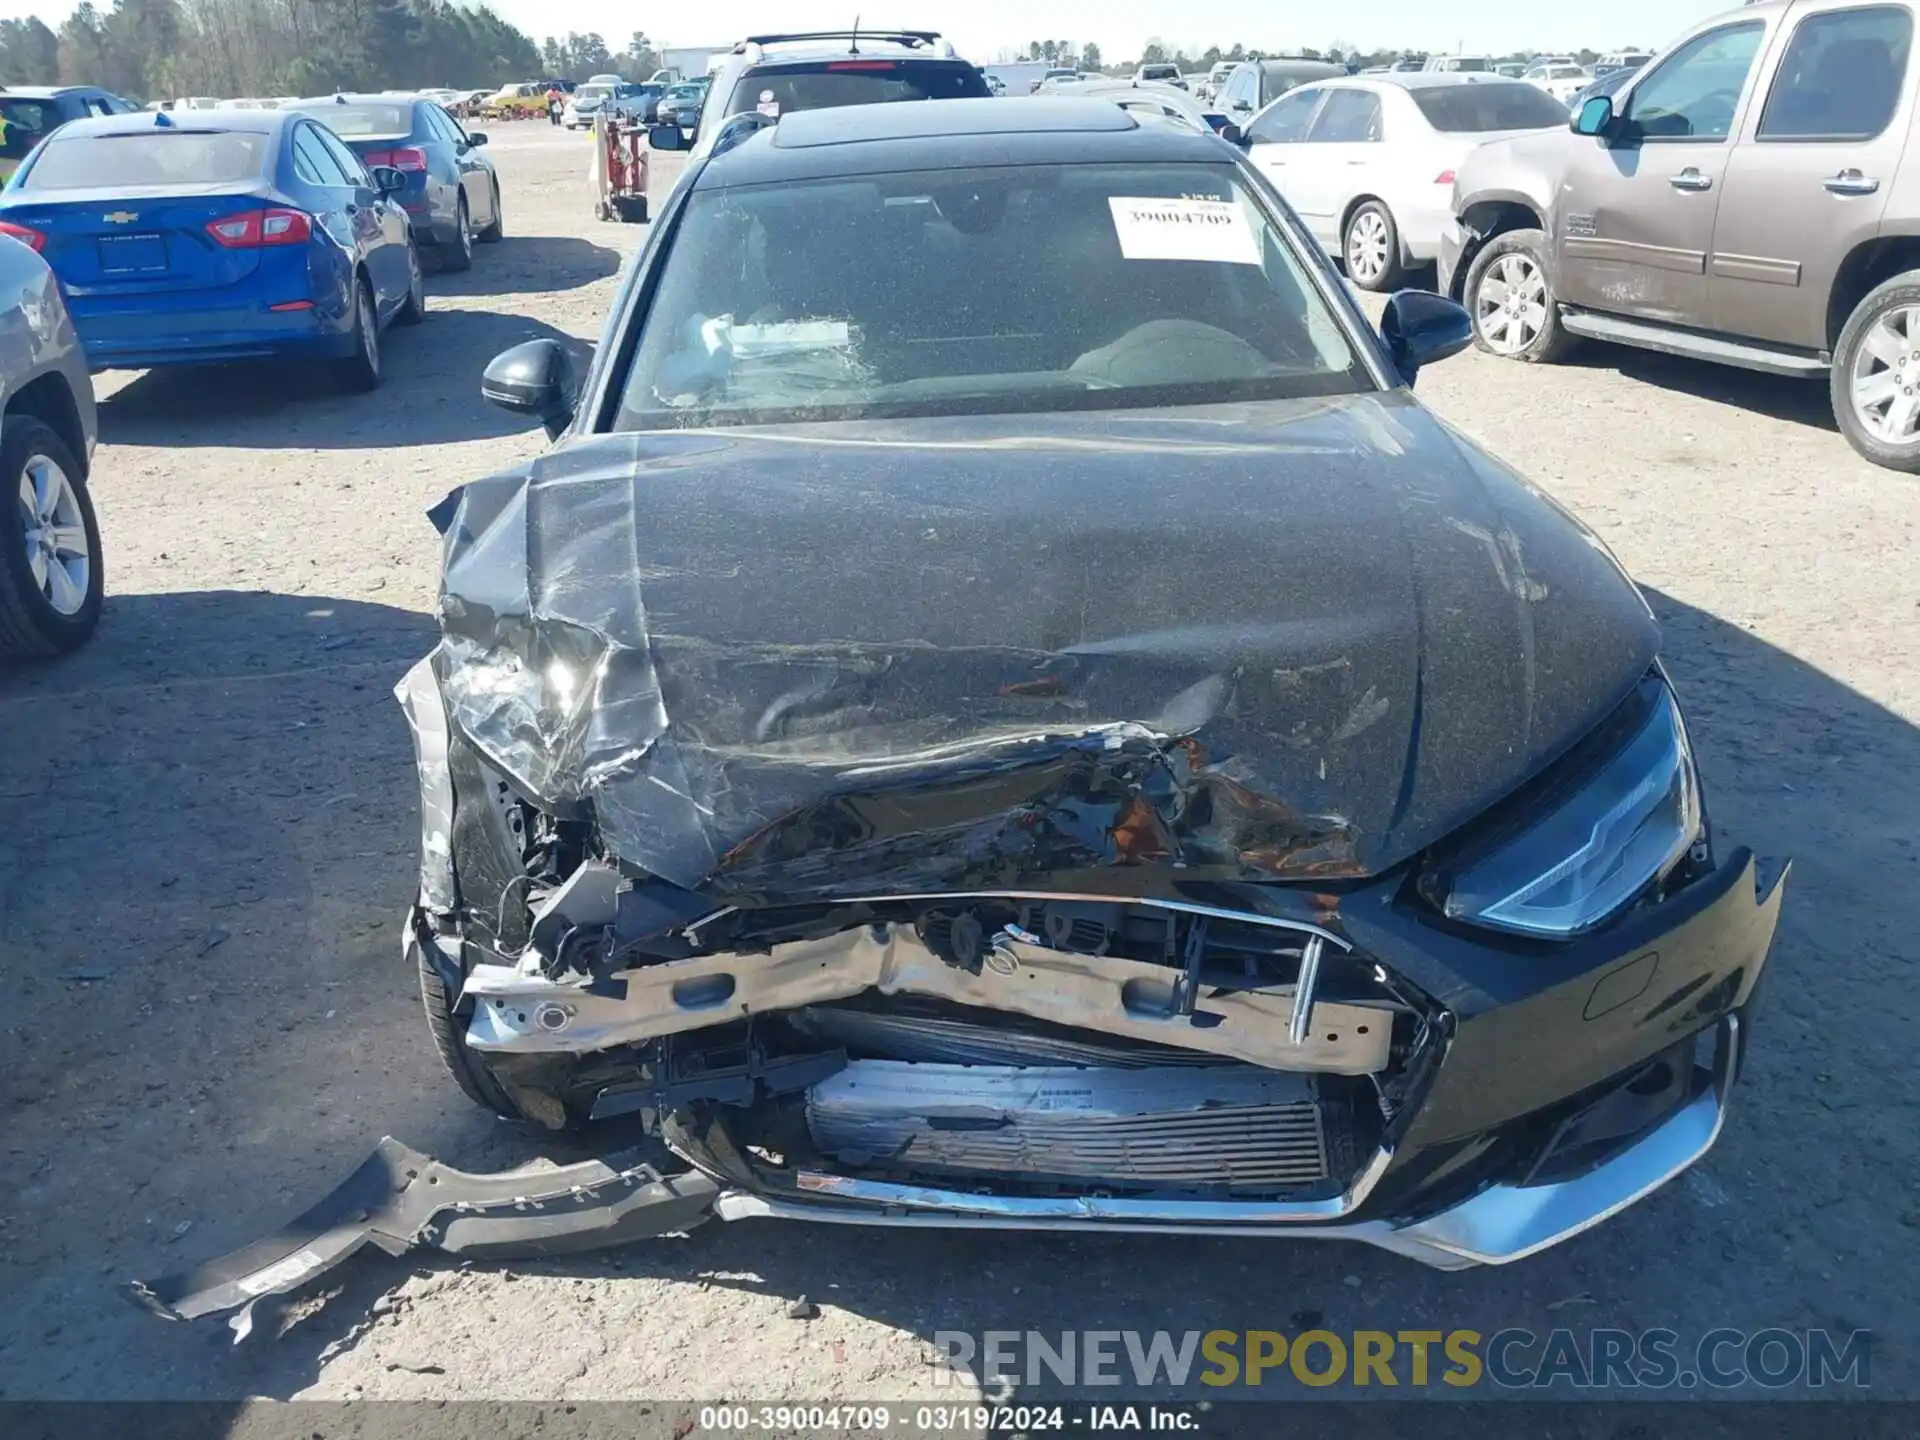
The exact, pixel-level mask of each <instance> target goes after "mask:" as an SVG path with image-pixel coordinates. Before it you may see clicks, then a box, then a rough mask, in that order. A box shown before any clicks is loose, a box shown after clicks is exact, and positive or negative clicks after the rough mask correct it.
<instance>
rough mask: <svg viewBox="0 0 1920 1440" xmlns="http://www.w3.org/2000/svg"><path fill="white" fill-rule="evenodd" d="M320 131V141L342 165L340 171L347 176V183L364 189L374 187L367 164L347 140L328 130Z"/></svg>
mask: <svg viewBox="0 0 1920 1440" xmlns="http://www.w3.org/2000/svg"><path fill="white" fill-rule="evenodd" d="M318 133H319V137H320V143H321V144H322V145H325V146H326V147H327V153H328V154H330V155H332V156H333V158H334V161H335V163H336V164H338V165H339V167H340V173H341V174H342V175H344V176H346V177H347V183H348V184H349V185H358V186H360V187H361V188H363V189H368V190H370V189H372V188H373V177H372V176H370V175H368V174H367V167H366V165H365V164H364V163H363V162H362V161H361V159H360V157H359V156H358V155H356V154H354V153H353V151H352V150H351V149H349V148H348V147H347V144H346V142H345V141H343V140H341V139H340V138H339V137H338V136H337V135H333V134H331V133H329V132H328V131H326V130H321V131H320V132H318Z"/></svg>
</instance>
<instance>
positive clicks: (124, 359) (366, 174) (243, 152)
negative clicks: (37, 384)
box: [0, 110, 426, 390]
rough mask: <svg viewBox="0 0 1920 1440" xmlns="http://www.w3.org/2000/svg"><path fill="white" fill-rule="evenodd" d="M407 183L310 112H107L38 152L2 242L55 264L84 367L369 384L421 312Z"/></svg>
mask: <svg viewBox="0 0 1920 1440" xmlns="http://www.w3.org/2000/svg"><path fill="white" fill-rule="evenodd" d="M405 184H406V178H405V176H403V175H402V174H401V173H400V172H399V171H397V170H395V169H392V168H391V167H387V166H375V167H373V168H372V169H371V170H369V169H368V167H367V166H365V165H363V164H362V163H361V161H360V159H359V157H358V156H356V155H355V154H354V153H353V151H351V150H350V149H348V148H347V146H346V145H345V144H344V143H342V142H341V141H340V139H339V138H338V137H337V136H335V135H333V134H332V133H331V132H329V131H328V130H327V129H326V128H325V127H324V126H322V125H318V124H316V123H315V122H314V121H313V119H312V118H311V117H310V116H305V115H298V114H289V113H286V112H282V111H270V110H259V111H254V110H219V111H190V112H185V113H176V114H168V113H166V112H164V111H162V112H159V113H154V114H147V113H142V114H136V115H114V116H105V117H102V118H99V119H90V120H77V121H74V122H73V123H71V124H68V125H65V126H62V127H61V128H60V129H59V130H58V131H56V132H54V133H53V134H52V135H50V136H49V137H48V138H47V139H45V140H44V141H42V142H41V143H40V144H39V145H37V146H36V147H35V148H34V150H33V152H32V153H31V154H29V155H28V156H27V158H26V160H25V161H24V162H23V163H22V164H21V166H20V169H19V170H18V171H17V172H16V173H15V174H14V177H13V179H12V180H11V181H10V182H9V183H8V185H7V187H6V189H5V191H4V192H0V234H6V235H11V236H12V237H13V238H14V239H16V240H20V241H23V242H25V243H26V244H28V245H31V246H32V247H33V248H34V249H35V250H38V251H39V252H40V253H41V255H42V256H44V257H45V259H46V261H47V263H48V264H49V265H51V266H52V267H53V272H54V274H55V275H56V276H58V277H59V280H60V286H61V289H62V290H63V291H64V292H65V293H66V297H67V306H68V309H69V310H70V311H71V312H72V315H73V322H74V325H75V327H76V328H77V329H78V330H79V332H80V340H81V343H82V344H83V345H84V346H85V348H86V352H87V363H88V364H89V365H90V366H91V367H92V368H93V369H95V370H110V369H120V370H130V369H146V368H147V367H149V366H155V365H171V364H193V363H205V362H210V361H228V360H253V359H289V360H302V361H309V362H317V363H320V364H324V365H326V366H327V367H329V368H330V369H331V371H332V372H333V374H334V375H335V377H336V378H337V379H338V381H339V382H340V383H341V384H342V385H343V386H345V387H346V388H348V389H355V390H371V389H372V388H373V387H374V386H376V385H378V384H379V383H380V331H381V330H382V329H383V328H384V327H385V326H386V325H387V324H389V323H397V324H403V325H407V324H414V323H416V322H418V321H419V320H420V319H421V318H422V316H423V315H424V314H425V313H426V297H425V295H424V293H423V292H422V288H421V283H420V258H419V255H418V253H417V252H416V250H415V248H414V244H413V238H412V235H411V234H410V232H409V227H408V224H407V215H406V211H405V210H404V209H402V208H401V206H400V205H399V204H398V203H396V201H395V200H394V198H393V197H394V196H397V195H398V194H399V193H400V191H401V190H402V189H404V187H405Z"/></svg>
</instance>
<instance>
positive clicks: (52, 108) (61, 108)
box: [0, 85, 140, 180]
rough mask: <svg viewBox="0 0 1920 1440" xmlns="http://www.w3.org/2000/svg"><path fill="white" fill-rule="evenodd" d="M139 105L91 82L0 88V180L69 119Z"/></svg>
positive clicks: (125, 112)
mask: <svg viewBox="0 0 1920 1440" xmlns="http://www.w3.org/2000/svg"><path fill="white" fill-rule="evenodd" d="M139 108H140V107H139V106H137V105H135V104H133V103H132V102H131V101H128V100H122V99H121V98H120V97H119V96H118V95H115V94H113V93H112V92H111V91H107V90H101V89H99V88H97V87H95V86H92V85H8V86H5V87H0V180H6V179H8V178H9V177H10V176H11V175H12V174H13V172H14V171H15V170H18V169H19V168H20V162H21V161H22V160H24V159H26V158H27V152H28V151H30V150H32V149H33V147H34V146H36V145H38V144H39V143H40V142H41V141H42V140H44V139H46V138H47V136H49V135H51V134H52V133H53V132H54V131H55V130H58V129H59V128H60V127H61V126H62V125H64V124H66V123H67V122H68V121H69V120H84V119H86V118H87V116H89V115H131V114H132V113H133V112H134V111H135V110H137V109H139Z"/></svg>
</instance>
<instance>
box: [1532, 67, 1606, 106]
mask: <svg viewBox="0 0 1920 1440" xmlns="http://www.w3.org/2000/svg"><path fill="white" fill-rule="evenodd" d="M1521 78H1522V79H1524V80H1525V81H1526V82H1527V83H1528V84H1530V85H1538V86H1539V87H1540V88H1541V89H1542V90H1544V91H1546V92H1547V94H1549V95H1551V96H1552V97H1553V98H1554V99H1556V100H1558V101H1559V102H1560V103H1561V104H1562V105H1567V104H1571V103H1572V101H1573V97H1574V96H1575V95H1578V94H1579V93H1580V92H1581V91H1582V90H1584V89H1586V88H1587V86H1589V85H1591V84H1592V83H1593V72H1592V71H1591V70H1589V69H1587V68H1586V66H1584V65H1535V66H1534V67H1533V68H1532V69H1530V70H1528V71H1527V73H1526V74H1525V75H1524V76H1522V77H1521Z"/></svg>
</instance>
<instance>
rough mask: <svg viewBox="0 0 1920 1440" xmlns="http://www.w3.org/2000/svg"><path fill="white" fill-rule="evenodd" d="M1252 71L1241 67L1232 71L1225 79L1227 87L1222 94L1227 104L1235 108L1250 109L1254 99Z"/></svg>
mask: <svg viewBox="0 0 1920 1440" xmlns="http://www.w3.org/2000/svg"><path fill="white" fill-rule="evenodd" d="M1254 93H1255V92H1254V72H1253V71H1252V70H1251V69H1248V68H1243V69H1239V70H1236V71H1234V72H1233V74H1232V75H1231V76H1230V77H1229V78H1228V80H1227V88H1226V90H1225V92H1224V93H1223V94H1222V96H1221V98H1222V99H1224V100H1225V101H1226V102H1227V104H1228V105H1230V106H1232V107H1233V108H1234V109H1237V110H1251V109H1252V108H1253V101H1254Z"/></svg>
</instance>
